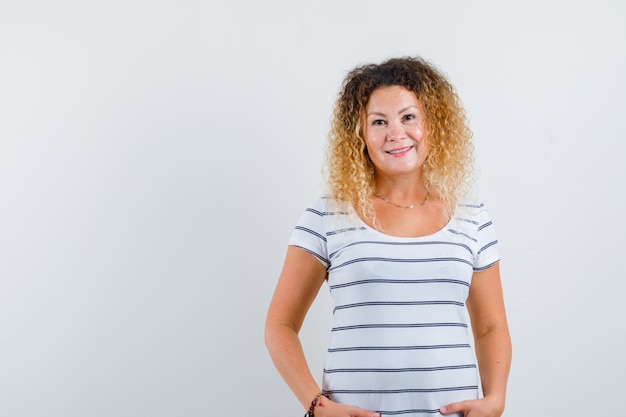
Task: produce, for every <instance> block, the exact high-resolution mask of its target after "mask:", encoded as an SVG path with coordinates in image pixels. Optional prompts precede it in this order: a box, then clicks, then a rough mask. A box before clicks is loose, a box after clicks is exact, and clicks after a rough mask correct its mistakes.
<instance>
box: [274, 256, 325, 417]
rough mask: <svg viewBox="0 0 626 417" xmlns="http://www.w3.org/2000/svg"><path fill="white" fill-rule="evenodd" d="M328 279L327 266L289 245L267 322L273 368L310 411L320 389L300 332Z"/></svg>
mask: <svg viewBox="0 0 626 417" xmlns="http://www.w3.org/2000/svg"><path fill="white" fill-rule="evenodd" d="M325 279H326V268H325V267H324V265H322V264H321V263H320V262H319V261H318V260H317V259H315V257H314V256H313V255H311V254H310V253H308V252H306V251H304V250H302V249H300V248H297V247H294V246H290V247H289V248H288V249H287V256H286V258H285V264H284V265H283V270H282V272H281V274H280V278H279V279H278V284H277V285H276V290H275V291H274V296H273V297H272V302H271V304H270V307H269V311H268V313H267V318H266V322H265V344H266V345H267V348H268V350H269V353H270V356H271V357H272V360H273V361H274V365H275V366H276V369H278V372H279V373H280V374H281V375H282V377H283V379H284V380H285V382H287V385H289V387H290V388H291V390H292V391H293V392H294V394H295V395H296V397H297V398H298V400H300V403H302V405H303V406H304V407H305V408H307V409H308V407H309V404H310V402H311V400H312V399H313V397H315V395H316V394H317V393H318V392H320V388H319V387H318V385H317V383H316V382H315V379H314V378H313V376H312V375H311V371H310V370H309V367H308V365H307V363H306V359H305V357H304V352H303V350H302V345H301V344H300V339H299V338H298V333H299V332H300V328H301V327H302V323H303V322H304V317H305V316H306V313H307V311H308V310H309V307H310V306H311V304H312V303H313V300H314V299H315V297H316V295H317V293H318V292H319V289H320V287H321V286H322V283H323V282H324V280H325Z"/></svg>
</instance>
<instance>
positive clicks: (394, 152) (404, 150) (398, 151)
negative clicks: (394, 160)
mask: <svg viewBox="0 0 626 417" xmlns="http://www.w3.org/2000/svg"><path fill="white" fill-rule="evenodd" d="M409 148H410V146H409V147H407V148H404V149H398V150H396V151H389V153H390V154H392V155H395V154H398V153H402V152H406V151H408V150H409Z"/></svg>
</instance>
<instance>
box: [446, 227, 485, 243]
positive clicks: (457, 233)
mask: <svg viewBox="0 0 626 417" xmlns="http://www.w3.org/2000/svg"><path fill="white" fill-rule="evenodd" d="M448 232H450V233H452V234H455V235H457V236H463V237H466V238H468V239H469V240H471V241H472V242H478V241H477V240H476V239H474V238H473V237H471V236H470V235H468V234H467V233H462V232H459V231H457V230H454V229H448Z"/></svg>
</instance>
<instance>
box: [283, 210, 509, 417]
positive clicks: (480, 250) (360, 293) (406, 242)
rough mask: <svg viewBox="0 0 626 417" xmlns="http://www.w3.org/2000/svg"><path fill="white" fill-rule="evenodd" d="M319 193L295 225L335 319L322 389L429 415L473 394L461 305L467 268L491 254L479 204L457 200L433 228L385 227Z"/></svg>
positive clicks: (492, 244)
mask: <svg viewBox="0 0 626 417" xmlns="http://www.w3.org/2000/svg"><path fill="white" fill-rule="evenodd" d="M331 203H332V200H330V199H326V198H320V199H318V200H317V201H316V202H315V203H314V204H313V205H312V206H311V207H309V208H307V209H306V211H305V212H304V214H303V215H302V217H301V218H300V220H299V221H298V224H297V226H296V228H295V230H294V231H293V234H292V236H291V239H290V240H289V244H290V245H294V246H297V247H300V248H302V249H304V250H306V251H308V252H309V253H311V254H312V255H313V256H315V257H316V258H317V259H319V261H320V262H322V263H323V264H324V265H325V266H326V267H327V270H328V286H329V288H330V292H331V295H332V298H333V303H334V312H333V327H332V330H331V338H330V347H329V349H328V354H327V359H326V364H325V367H324V375H323V390H324V391H325V392H326V393H327V394H329V396H330V398H331V399H333V400H334V401H337V402H340V403H344V404H350V405H355V406H358V407H361V408H366V409H369V410H374V411H377V412H379V413H381V414H382V415H383V416H394V415H402V416H410V417H418V416H433V415H438V413H439V411H438V410H439V408H440V407H441V406H443V405H446V404H449V403H451V402H456V401H461V400H465V399H474V398H477V396H478V372H477V367H476V361H475V356H474V352H473V350H472V348H471V346H470V335H469V331H468V318H467V310H466V309H465V300H466V298H467V295H468V290H469V286H470V283H471V279H472V274H473V272H475V271H480V270H484V269H486V268H489V267H490V266H492V265H493V264H495V263H496V262H498V261H499V254H498V245H497V238H496V234H495V230H494V227H493V225H492V222H491V220H490V218H489V215H488V213H487V211H486V210H485V208H484V207H483V205H482V204H478V205H463V206H459V207H458V208H457V211H456V213H455V215H454V216H453V219H452V220H451V221H450V222H449V223H448V224H447V225H446V226H445V227H444V228H443V229H441V230H440V231H438V232H436V233H434V234H432V235H428V236H423V237H416V238H403V237H395V236H389V235H386V234H384V233H381V232H379V231H377V230H375V229H372V228H371V227H369V226H367V225H366V224H365V223H364V222H363V221H361V220H360V219H359V218H358V217H357V216H355V215H354V214H353V213H352V214H350V213H344V212H340V211H337V212H335V211H333V208H332V204H331Z"/></svg>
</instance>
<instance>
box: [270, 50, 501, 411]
mask: <svg viewBox="0 0 626 417" xmlns="http://www.w3.org/2000/svg"><path fill="white" fill-rule="evenodd" d="M470 139H471V132H470V130H469V128H468V127H467V121H466V118H465V112H464V110H463V109H462V107H461V105H460V103H459V99H458V97H457V94H456V92H455V90H454V88H453V87H452V86H451V85H450V83H449V82H448V81H447V80H446V78H445V77H444V76H443V75H442V74H441V73H440V72H439V71H437V70H436V69H435V68H434V67H433V66H432V65H430V64H429V63H427V62H425V61H424V60H422V59H420V58H400V59H391V60H388V61H386V62H384V63H382V64H379V65H374V64H372V65H365V66H362V67H358V68H356V69H354V70H353V71H352V72H350V73H349V74H348V76H347V77H346V79H345V81H344V83H343V88H342V91H341V93H340V94H339V97H338V99H337V102H336V105H335V110H334V117H333V121H332V128H331V133H330V135H329V145H328V153H327V168H328V172H327V174H328V185H329V196H327V197H324V198H320V199H319V200H318V201H316V202H315V203H314V204H313V206H311V207H309V208H308V209H307V210H306V211H305V213H304V214H303V215H302V217H301V219H300V221H299V222H298V225H297V226H296V228H295V230H294V232H293V235H292V237H291V239H290V242H289V247H288V250H287V256H286V259H285V264H284V267H283V270H282V272H281V275H280V279H279V281H278V284H277V287H276V290H275V293H274V297H273V299H272V302H271V305H270V308H269V311H268V315H267V321H266V344H267V346H268V349H269V351H270V354H271V356H272V359H273V360H274V363H275V365H276V367H277V369H278V370H279V372H280V373H281V375H282V376H283V378H284V379H285V381H286V382H287V384H288V385H289V387H290V388H291V389H292V391H293V392H294V393H295V395H296V396H297V397H298V399H299V400H300V402H301V403H302V404H303V405H304V407H305V409H307V410H308V411H307V414H306V415H308V416H313V415H315V417H374V416H376V417H377V416H392V415H402V416H415V417H417V416H432V415H439V414H443V415H452V414H454V415H465V416H466V417H486V416H488V417H493V416H500V415H501V414H502V412H503V409H504V402H505V391H506V381H507V378H508V372H509V366H510V360H511V343H510V337H509V332H508V326H507V321H506V315H505V310H504V302H503V296H502V289H501V284H500V273H499V267H498V262H499V255H498V248H497V239H496V235H495V231H494V227H493V225H492V223H491V221H490V219H489V216H488V214H487V212H486V210H485V209H484V207H483V206H482V205H481V204H472V203H467V202H466V201H465V198H467V194H468V192H469V190H470V187H471V177H472V165H473V157H472V153H473V145H472V143H471V141H470ZM324 281H328V286H329V288H330V291H331V294H332V297H333V301H334V304H335V309H334V313H333V315H334V319H333V320H334V323H333V328H332V331H331V342H330V347H329V349H328V356H327V361H326V365H325V369H324V376H323V388H322V390H320V388H319V387H318V385H317V383H316V382H315V379H314V378H313V376H312V375H311V372H310V370H309V368H308V366H307V363H306V360H305V357H304V354H303V351H302V346H301V344H300V341H299V339H298V332H299V330H300V327H301V325H302V323H303V320H304V318H305V315H306V313H307V311H308V309H309V307H310V305H311V303H312V302H313V300H314V298H315V295H316V294H317V293H318V290H319V289H320V286H321V285H322V283H323V282H324ZM467 313H469V318H470V322H471V328H472V331H473V336H474V345H475V352H474V351H473V350H472V348H471V346H470V336H469V331H468V328H469V326H468V320H467V319H466V317H467ZM474 353H475V354H474ZM476 362H477V363H476ZM479 376H480V379H479ZM479 380H480V383H481V385H482V391H483V396H482V397H481V398H479V391H478V385H479Z"/></svg>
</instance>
